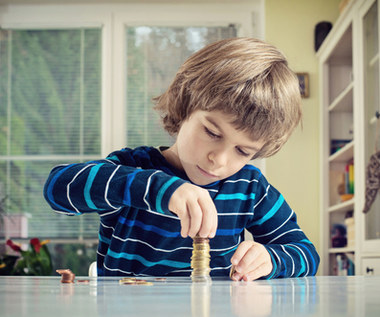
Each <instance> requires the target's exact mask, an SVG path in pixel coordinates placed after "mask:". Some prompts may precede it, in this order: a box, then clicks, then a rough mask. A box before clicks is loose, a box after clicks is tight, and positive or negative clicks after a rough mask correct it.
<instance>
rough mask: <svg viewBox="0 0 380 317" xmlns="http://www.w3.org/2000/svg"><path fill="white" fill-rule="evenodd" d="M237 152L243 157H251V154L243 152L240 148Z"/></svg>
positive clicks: (237, 148)
mask: <svg viewBox="0 0 380 317" xmlns="http://www.w3.org/2000/svg"><path fill="white" fill-rule="evenodd" d="M236 151H238V153H239V154H240V155H243V156H249V155H250V154H249V153H247V152H245V151H243V150H242V149H241V148H240V147H236Z"/></svg>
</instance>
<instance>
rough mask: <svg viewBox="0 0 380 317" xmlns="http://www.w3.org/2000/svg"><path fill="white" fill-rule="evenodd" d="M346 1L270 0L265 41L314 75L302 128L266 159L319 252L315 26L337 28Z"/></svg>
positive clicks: (274, 181)
mask: <svg viewBox="0 0 380 317" xmlns="http://www.w3.org/2000/svg"><path fill="white" fill-rule="evenodd" d="M340 1H341V0H266V4H265V11H266V13H265V28H266V30H265V39H266V40H267V41H268V42H270V43H272V44H274V45H275V46H277V47H278V48H280V49H281V50H282V52H283V53H284V54H285V55H286V57H287V58H288V61H289V65H290V67H291V68H292V69H293V70H294V71H295V72H307V73H309V76H310V97H309V98H306V99H303V111H304V112H303V113H304V114H303V115H304V117H303V128H302V129H301V128H298V129H297V130H296V131H295V132H294V134H293V135H292V136H291V138H290V140H289V141H288V143H287V144H285V146H284V147H283V149H281V151H280V152H279V153H277V154H276V155H275V156H273V157H272V158H269V159H267V161H266V175H267V177H268V179H269V181H270V182H271V183H272V185H273V186H275V187H276V188H277V189H278V190H280V192H281V193H282V194H283V195H284V197H285V199H286V200H287V201H288V203H289V204H290V206H291V207H292V208H293V209H294V211H295V212H296V213H297V216H298V222H299V224H300V226H301V228H302V229H303V230H304V231H305V233H306V235H307V236H308V237H309V239H310V240H311V241H313V243H314V244H315V246H316V247H317V249H318V250H319V245H320V244H319V240H320V237H319V207H320V203H319V184H320V182H319V161H320V160H319V155H320V154H319V121H320V120H319V89H318V80H319V79H318V60H317V58H316V56H315V52H314V27H315V25H316V24H317V23H318V22H320V21H330V22H332V23H333V24H334V22H335V21H336V19H337V18H338V16H339V3H340Z"/></svg>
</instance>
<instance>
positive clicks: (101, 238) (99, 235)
mask: <svg viewBox="0 0 380 317" xmlns="http://www.w3.org/2000/svg"><path fill="white" fill-rule="evenodd" d="M98 238H99V241H101V242H104V243H107V244H110V243H111V239H108V238H106V237H103V236H102V235H101V234H100V233H99V234H98Z"/></svg>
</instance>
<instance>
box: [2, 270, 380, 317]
mask: <svg viewBox="0 0 380 317" xmlns="http://www.w3.org/2000/svg"><path fill="white" fill-rule="evenodd" d="M87 279H88V278H87ZM77 280H78V278H76V281H77ZM147 280H149V281H151V282H153V285H152V286H147V285H120V284H119V278H117V277H116V278H91V279H90V282H89V283H88V284H79V283H77V282H76V283H75V284H62V283H60V277H0V316H12V317H17V316H39V317H42V316H49V317H51V316H53V317H56V316H68V317H71V316H73V317H76V316H87V317H90V316H91V317H92V316H115V317H116V316H117V317H118V316H137V317H143V316H152V317H159V316H176V317H181V316H191V317H194V316H196V317H202V316H204V317H205V316H218V317H220V316H324V317H325V316H360V317H362V316H377V317H378V316H380V277H363V276H356V277H327V276H326V277H325V276H323V277H310V278H289V279H275V280H271V281H261V280H260V281H255V282H250V283H245V282H232V281H230V280H227V279H214V280H213V281H212V283H211V284H204V283H192V282H191V280H190V278H168V279H167V280H166V281H164V282H162V281H155V280H154V279H153V278H149V279H147Z"/></svg>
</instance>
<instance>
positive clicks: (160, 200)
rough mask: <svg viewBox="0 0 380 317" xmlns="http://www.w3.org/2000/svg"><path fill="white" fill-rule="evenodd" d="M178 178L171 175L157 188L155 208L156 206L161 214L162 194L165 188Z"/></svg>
mask: <svg viewBox="0 0 380 317" xmlns="http://www.w3.org/2000/svg"><path fill="white" fill-rule="evenodd" d="M178 179H179V178H178V177H172V178H171V179H169V180H168V181H167V182H166V183H165V184H164V185H163V186H162V187H161V189H160V190H159V192H158V194H157V198H156V208H157V211H158V212H160V213H162V214H163V213H164V211H163V210H162V207H161V202H162V197H164V194H165V192H166V190H167V189H168V188H169V186H170V185H171V184H173V183H174V182H175V181H176V180H178Z"/></svg>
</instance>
